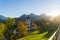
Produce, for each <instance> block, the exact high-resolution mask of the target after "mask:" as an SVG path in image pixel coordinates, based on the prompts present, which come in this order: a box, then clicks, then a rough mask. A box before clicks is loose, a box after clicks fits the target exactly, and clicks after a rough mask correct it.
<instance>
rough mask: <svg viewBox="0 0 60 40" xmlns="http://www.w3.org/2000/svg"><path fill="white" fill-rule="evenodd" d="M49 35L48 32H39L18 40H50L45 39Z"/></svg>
mask: <svg viewBox="0 0 60 40" xmlns="http://www.w3.org/2000/svg"><path fill="white" fill-rule="evenodd" d="M47 34H48V32H44V33H42V34H38V31H35V32H32V33H30V34H29V35H28V36H25V37H23V38H21V39H18V40H48V38H47V37H45V36H46V35H47Z"/></svg>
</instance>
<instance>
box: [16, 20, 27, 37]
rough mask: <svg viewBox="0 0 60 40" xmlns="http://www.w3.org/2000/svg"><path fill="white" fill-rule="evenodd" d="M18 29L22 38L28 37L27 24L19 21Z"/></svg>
mask: <svg viewBox="0 0 60 40" xmlns="http://www.w3.org/2000/svg"><path fill="white" fill-rule="evenodd" d="M17 29H18V33H19V35H20V36H25V35H27V25H26V23H25V22H22V21H19V22H18V25H17Z"/></svg>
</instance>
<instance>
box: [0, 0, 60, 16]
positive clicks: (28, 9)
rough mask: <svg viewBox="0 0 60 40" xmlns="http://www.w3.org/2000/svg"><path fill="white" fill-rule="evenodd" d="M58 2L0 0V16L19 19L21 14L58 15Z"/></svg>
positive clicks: (51, 0) (59, 6)
mask: <svg viewBox="0 0 60 40" xmlns="http://www.w3.org/2000/svg"><path fill="white" fill-rule="evenodd" d="M59 11H60V0H0V15H3V16H6V17H19V16H21V15H22V14H29V13H34V14H37V15H40V14H41V13H46V14H52V13H53V12H55V13H57V12H58V13H59Z"/></svg>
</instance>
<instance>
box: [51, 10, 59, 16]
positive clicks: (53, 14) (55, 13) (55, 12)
mask: <svg viewBox="0 0 60 40" xmlns="http://www.w3.org/2000/svg"><path fill="white" fill-rule="evenodd" d="M50 15H51V16H58V15H60V14H59V12H58V11H52V12H51V13H50Z"/></svg>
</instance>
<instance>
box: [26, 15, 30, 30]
mask: <svg viewBox="0 0 60 40" xmlns="http://www.w3.org/2000/svg"><path fill="white" fill-rule="evenodd" d="M26 23H27V25H28V31H30V30H31V19H30V16H29V15H28V16H27V19H26Z"/></svg>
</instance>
